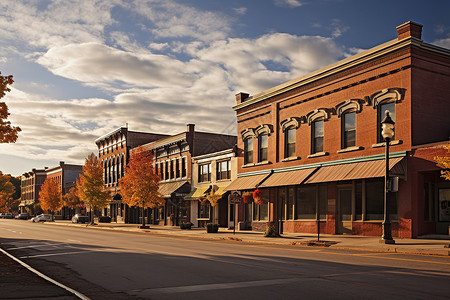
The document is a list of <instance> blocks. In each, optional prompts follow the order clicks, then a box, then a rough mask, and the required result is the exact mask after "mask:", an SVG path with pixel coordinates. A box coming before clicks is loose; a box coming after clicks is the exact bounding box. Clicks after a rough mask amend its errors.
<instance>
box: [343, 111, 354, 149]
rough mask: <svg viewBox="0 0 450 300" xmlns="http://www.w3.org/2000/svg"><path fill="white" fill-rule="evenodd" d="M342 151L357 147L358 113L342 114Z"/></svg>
mask: <svg viewBox="0 0 450 300" xmlns="http://www.w3.org/2000/svg"><path fill="white" fill-rule="evenodd" d="M341 120H342V121H341V122H342V131H341V132H342V149H345V148H349V147H354V146H356V112H354V111H349V112H345V113H344V114H342V118H341Z"/></svg>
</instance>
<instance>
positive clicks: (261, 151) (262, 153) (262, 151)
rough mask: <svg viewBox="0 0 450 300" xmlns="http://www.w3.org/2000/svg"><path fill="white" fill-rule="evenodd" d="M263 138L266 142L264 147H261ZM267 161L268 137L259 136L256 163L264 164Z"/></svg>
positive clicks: (265, 135)
mask: <svg viewBox="0 0 450 300" xmlns="http://www.w3.org/2000/svg"><path fill="white" fill-rule="evenodd" d="M263 138H265V139H267V140H266V143H265V144H266V147H262V146H263ZM268 160H269V135H268V134H265V133H264V134H260V135H259V136H258V162H264V161H268Z"/></svg>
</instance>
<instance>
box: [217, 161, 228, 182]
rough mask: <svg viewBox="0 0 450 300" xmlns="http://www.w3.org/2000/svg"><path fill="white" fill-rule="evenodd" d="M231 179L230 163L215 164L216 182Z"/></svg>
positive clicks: (220, 162)
mask: <svg viewBox="0 0 450 300" xmlns="http://www.w3.org/2000/svg"><path fill="white" fill-rule="evenodd" d="M230 178H231V161H230V160H229V159H228V160H223V161H219V162H217V180H223V179H230Z"/></svg>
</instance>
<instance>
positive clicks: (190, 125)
mask: <svg viewBox="0 0 450 300" xmlns="http://www.w3.org/2000/svg"><path fill="white" fill-rule="evenodd" d="M194 128H195V124H187V125H186V129H187V132H194Z"/></svg>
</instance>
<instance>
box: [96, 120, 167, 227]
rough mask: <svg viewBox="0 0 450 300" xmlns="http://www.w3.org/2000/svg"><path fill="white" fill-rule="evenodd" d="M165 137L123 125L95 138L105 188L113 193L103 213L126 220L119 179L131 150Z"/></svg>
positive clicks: (114, 219)
mask: <svg viewBox="0 0 450 300" xmlns="http://www.w3.org/2000/svg"><path fill="white" fill-rule="evenodd" d="M164 137H167V135H164V134H156V133H146V132H137V131H130V130H128V128H127V127H121V128H117V129H115V130H113V131H111V132H109V133H107V134H105V135H103V136H101V137H99V138H98V139H96V140H95V143H96V144H97V147H98V154H99V159H100V162H101V164H102V166H103V182H104V184H105V189H106V190H107V191H108V192H109V193H110V195H111V202H110V205H109V206H108V207H107V208H106V209H104V211H103V212H102V213H103V215H106V216H110V217H111V219H112V221H113V222H124V221H125V211H126V210H127V208H126V206H125V205H123V204H122V197H121V196H120V194H119V190H120V188H119V179H120V178H122V177H123V175H124V174H125V167H126V165H127V163H128V159H129V155H130V150H131V149H133V148H135V147H138V146H140V145H143V144H146V143H149V142H152V141H156V140H158V139H161V138H164ZM127 217H128V216H127Z"/></svg>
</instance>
